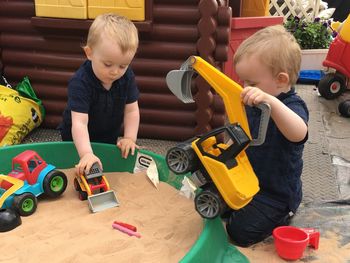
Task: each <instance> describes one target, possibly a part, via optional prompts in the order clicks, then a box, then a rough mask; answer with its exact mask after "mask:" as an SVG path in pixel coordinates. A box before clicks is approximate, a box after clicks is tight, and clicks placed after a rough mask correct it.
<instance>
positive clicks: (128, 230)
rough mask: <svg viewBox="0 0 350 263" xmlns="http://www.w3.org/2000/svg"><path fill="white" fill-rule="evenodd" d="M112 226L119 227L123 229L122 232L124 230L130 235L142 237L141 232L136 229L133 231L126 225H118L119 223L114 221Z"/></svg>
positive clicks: (120, 229)
mask: <svg viewBox="0 0 350 263" xmlns="http://www.w3.org/2000/svg"><path fill="white" fill-rule="evenodd" d="M112 227H113V228H114V229H118V230H119V231H121V232H123V233H125V234H128V235H129V236H135V237H137V238H140V237H141V234H140V233H137V232H135V231H132V230H130V229H128V228H126V227H123V226H121V225H118V224H115V223H113V224H112Z"/></svg>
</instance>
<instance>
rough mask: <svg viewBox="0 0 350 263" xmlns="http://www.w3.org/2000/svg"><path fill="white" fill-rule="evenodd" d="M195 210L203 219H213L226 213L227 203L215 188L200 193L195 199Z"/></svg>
mask: <svg viewBox="0 0 350 263" xmlns="http://www.w3.org/2000/svg"><path fill="white" fill-rule="evenodd" d="M194 204H195V209H196V211H197V212H198V213H199V215H200V216H201V217H203V218H207V219H213V218H216V217H217V216H220V215H222V214H223V212H225V211H226V207H227V205H226V203H225V201H224V200H223V199H222V197H221V195H220V193H219V192H218V191H217V190H216V188H214V187H209V188H207V189H205V190H203V191H202V192H200V193H198V194H197V195H196V197H195V199H194Z"/></svg>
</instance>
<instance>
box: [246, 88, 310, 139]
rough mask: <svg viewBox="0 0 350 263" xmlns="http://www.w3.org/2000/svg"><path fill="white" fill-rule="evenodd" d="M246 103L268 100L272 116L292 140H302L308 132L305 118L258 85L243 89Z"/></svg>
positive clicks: (283, 132) (284, 133) (258, 102)
mask: <svg viewBox="0 0 350 263" xmlns="http://www.w3.org/2000/svg"><path fill="white" fill-rule="evenodd" d="M241 96H242V100H243V102H244V104H247V105H250V106H254V105H257V104H260V103H261V102H266V103H268V104H270V106H271V118H272V119H273V120H274V122H275V124H276V126H277V127H278V129H279V130H280V131H281V133H282V134H283V135H284V136H285V137H286V138H287V139H288V140H289V141H292V142H300V141H302V140H303V139H304V138H305V136H306V133H307V125H306V123H305V122H304V120H303V119H302V118H301V117H300V116H299V115H298V114H296V113H295V112H294V111H292V110H291V109H289V108H288V107H287V106H286V105H284V104H283V103H282V102H281V101H280V100H279V99H277V98H276V97H274V96H272V95H270V94H267V93H266V92H263V91H262V90H260V89H259V88H256V87H246V88H244V90H243V91H242V95H241Z"/></svg>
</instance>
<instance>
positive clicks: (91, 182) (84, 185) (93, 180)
mask: <svg viewBox="0 0 350 263" xmlns="http://www.w3.org/2000/svg"><path fill="white" fill-rule="evenodd" d="M74 188H75V190H76V191H77V192H78V194H79V199H80V200H82V201H84V200H86V199H87V200H88V203H89V208H90V210H91V212H93V213H95V212H99V211H102V210H105V209H107V208H111V207H115V206H119V201H118V199H117V197H116V195H115V193H114V191H113V190H112V189H111V188H110V186H109V183H108V181H107V179H106V177H105V176H104V175H103V173H102V170H101V168H100V166H99V164H98V163H94V165H93V166H92V167H91V169H90V171H89V173H84V174H75V178H74Z"/></svg>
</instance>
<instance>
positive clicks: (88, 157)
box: [75, 153, 103, 174]
mask: <svg viewBox="0 0 350 263" xmlns="http://www.w3.org/2000/svg"><path fill="white" fill-rule="evenodd" d="M96 162H97V163H98V164H99V165H100V167H101V169H102V170H103V167H102V163H101V161H100V159H99V158H98V157H97V156H96V155H94V154H93V153H86V154H85V155H83V156H82V157H81V159H80V161H79V163H78V164H77V165H76V166H75V169H76V172H77V173H78V174H83V173H84V171H85V173H89V172H90V168H91V166H92V165H93V164H94V163H96Z"/></svg>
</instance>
